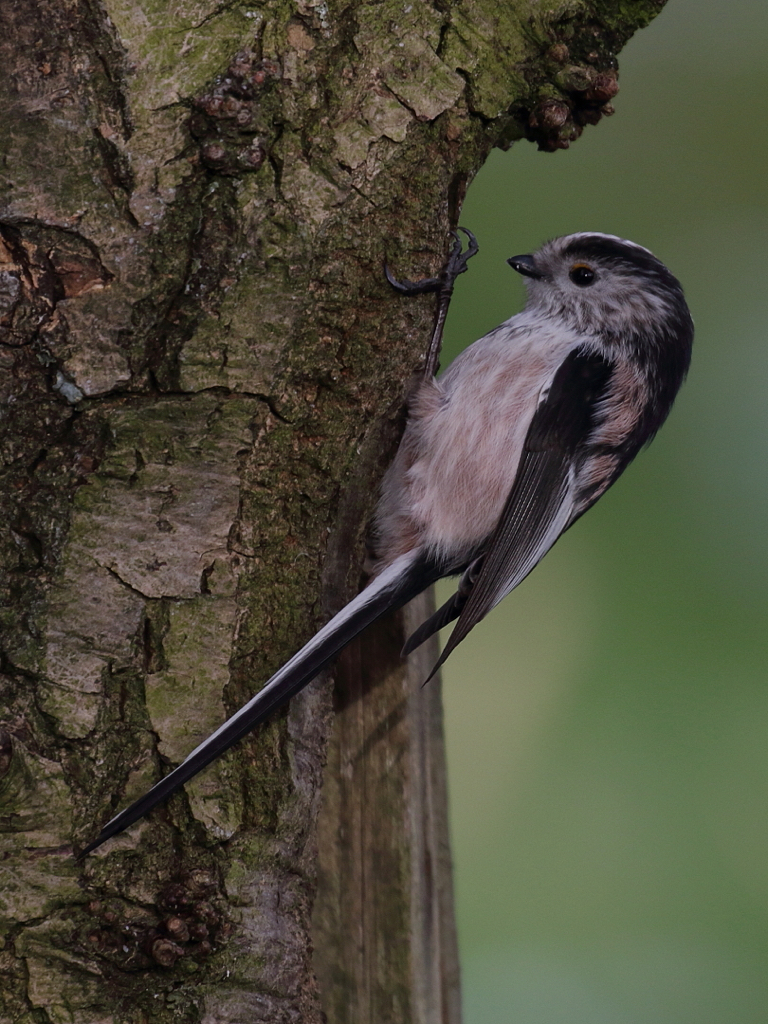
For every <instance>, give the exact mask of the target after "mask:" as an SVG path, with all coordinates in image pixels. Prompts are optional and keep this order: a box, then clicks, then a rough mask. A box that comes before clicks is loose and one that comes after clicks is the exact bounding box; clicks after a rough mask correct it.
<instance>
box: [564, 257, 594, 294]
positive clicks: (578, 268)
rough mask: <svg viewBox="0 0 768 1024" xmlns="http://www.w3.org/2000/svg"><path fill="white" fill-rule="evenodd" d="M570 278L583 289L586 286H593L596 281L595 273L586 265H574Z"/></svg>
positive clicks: (569, 273)
mask: <svg viewBox="0 0 768 1024" xmlns="http://www.w3.org/2000/svg"><path fill="white" fill-rule="evenodd" d="M568 277H570V279H571V280H572V281H573V283H574V284H578V285H581V287H582V288H583V287H584V286H585V285H588V284H592V282H593V281H594V280H595V272H594V270H593V269H592V267H590V266H588V265H587V264H586V263H574V264H573V266H572V267H571V269H570V270H569V271H568Z"/></svg>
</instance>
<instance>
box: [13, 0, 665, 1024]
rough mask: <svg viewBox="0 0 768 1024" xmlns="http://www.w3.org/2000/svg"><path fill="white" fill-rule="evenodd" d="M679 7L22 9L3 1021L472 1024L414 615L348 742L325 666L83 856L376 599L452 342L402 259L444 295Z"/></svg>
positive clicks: (463, 1)
mask: <svg viewBox="0 0 768 1024" xmlns="http://www.w3.org/2000/svg"><path fill="white" fill-rule="evenodd" d="M660 6H661V2H660V0H659V2H656V0H515V2H510V3H508V4H506V5H500V4H499V3H498V0H460V2H455V3H447V2H443V0H436V2H435V3H434V4H430V3H426V2H423V0H415V2H413V3H410V2H409V3H404V2H403V0H382V2H379V3H351V4H343V3H335V2H331V3H327V2H326V0H295V2H294V3H293V4H291V3H284V2H282V0H265V2H263V3H259V4H251V5H249V4H247V3H240V2H237V0H235V2H227V3H218V2H216V0H179V2H178V3H176V4H173V5H172V4H170V3H168V0H103V2H99V0H3V2H2V5H1V6H0V18H1V19H2V34H1V35H0V67H2V69H3V70H2V74H1V75H0V154H1V155H2V160H1V161H0V364H1V366H2V374H1V375H0V400H1V401H2V405H1V406H0V408H1V410H2V423H1V426H2V434H1V437H0V474H1V475H0V602H1V607H0V631H1V640H0V685H1V686H2V704H1V707H2V732H0V775H1V776H2V779H1V780H0V831H1V832H2V858H0V935H1V936H2V949H1V950H0V1021H2V1024H6V1022H9V1021H14V1022H17V1021H24V1022H25V1024H33V1022H37V1024H43V1022H48V1021H51V1022H55V1024H60V1022H61V1024H66V1022H73V1021H74V1022H77V1024H92V1022H94V1024H95V1022H97V1021H108V1020H113V1021H126V1022H128V1021H130V1022H150V1021H151V1022H153V1024H154V1022H158V1024H159V1022H165V1021H172V1020H173V1021H179V1020H184V1021H190V1022H192V1021H198V1020H201V1021H205V1022H209V1024H213V1022H217V1024H218V1022H228V1021H232V1022H235V1021H237V1022H245V1021H248V1022H249V1024H256V1022H258V1021H264V1022H267V1021H268V1022H270V1024H279V1022H283V1021H285V1022H288V1021H303V1022H307V1024H312V1022H319V1021H320V1020H322V1019H323V1012H325V1013H326V1014H327V1019H328V1020H329V1021H330V1022H331V1024H342V1022H346V1021H350V1022H351V1021H356V1022H363V1024H367V1022H368V1021H370V1022H381V1024H383V1022H385V1021H386V1024H399V1022H412V1021H413V1022H427V1021H429V1022H432V1021H435V1022H436V1021H445V1022H451V1024H453V1022H456V1021H458V1015H459V1011H458V982H457V968H456V960H455V945H454V939H453V930H452V929H453V926H452V918H451V909H450V864H449V857H448V853H447V839H446V828H445V794H444V785H445V783H444V776H443V764H442V748H441V733H440V724H439V695H438V692H437V690H436V688H435V687H431V688H429V689H428V690H426V691H421V690H420V689H419V688H418V686H417V679H418V669H416V670H414V669H411V670H410V674H409V673H408V671H407V670H406V669H404V668H403V667H402V666H400V665H399V664H398V663H397V660H396V657H395V655H396V652H397V650H398V649H399V645H400V642H401V640H402V633H403V624H402V620H401V618H399V619H398V620H397V621H394V620H393V621H392V622H390V623H385V624H383V625H382V626H381V627H380V628H379V629H378V630H376V631H374V632H373V633H372V634H370V635H369V636H368V637H366V638H365V640H364V641H363V642H362V643H361V644H359V645H357V647H356V648H355V649H354V650H353V651H351V652H350V653H349V654H348V655H347V656H346V658H345V659H344V661H343V665H342V667H341V669H340V672H339V673H338V676H339V681H340V682H339V688H338V691H337V705H338V710H339V713H338V714H337V716H336V718H335V722H336V725H335V729H334V728H333V727H332V725H333V721H334V717H333V715H332V696H331V690H330V687H329V684H328V683H327V682H323V681H320V682H317V683H315V684H313V685H312V686H311V687H310V688H308V690H307V691H306V692H305V693H304V694H303V695H302V696H301V697H299V698H297V699H296V700H295V701H294V702H293V703H292V706H291V708H290V710H288V711H287V712H285V713H284V714H283V715H281V716H278V718H277V719H276V720H275V721H274V722H273V723H272V724H271V725H269V726H268V727H267V728H264V729H262V730H260V731H259V732H258V733H257V734H256V735H254V736H253V737H252V738H251V739H249V740H248V741H246V742H244V743H243V744H241V745H240V747H239V748H238V749H237V750H236V751H234V752H233V753H232V754H231V755H230V756H228V757H227V758H226V759H224V760H223V761H222V762H221V763H220V764H219V765H217V766H215V767H214V768H213V769H212V770H210V771H209V772H207V773H206V774H205V775H204V776H202V777H201V778H199V779H198V780H196V781H195V782H193V783H192V784H191V785H189V786H188V787H187V789H186V791H185V793H184V794H182V795H180V796H178V797H176V798H174V799H173V800H172V801H171V802H170V803H169V804H168V806H167V807H166V808H164V809H162V810H160V811H158V812H156V813H155V814H153V815H152V816H151V818H150V820H148V821H145V822H143V823H141V824H140V825H139V826H137V827H136V828H134V829H132V830H131V831H130V832H129V833H128V834H127V835H125V836H123V837H120V838H118V839H117V840H115V841H113V842H112V843H111V844H110V845H109V846H108V847H107V848H106V849H105V850H104V851H103V852H102V853H101V854H100V855H98V856H94V857H92V858H90V859H88V860H87V861H86V862H85V863H82V864H77V863H75V861H74V859H73V857H72V849H73V846H75V847H77V846H78V845H79V844H83V843H84V842H85V841H87V840H88V839H89V838H91V837H92V836H93V834H94V832H95V831H97V830H98V827H99V825H100V824H101V823H102V822H103V820H104V819H105V818H107V817H108V816H110V815H111V813H112V812H113V811H114V810H115V808H116V807H117V806H118V805H122V804H123V803H124V802H125V801H127V800H129V799H130V798H131V797H133V796H136V795H138V794H139V792H140V791H142V790H143V789H144V788H145V787H146V786H147V785H148V784H149V783H151V782H152V781H153V780H154V779H156V778H157V777H158V775H159V774H160V773H162V772H163V771H165V770H166V769H167V767H168V766H169V765H171V764H173V763H176V762H178V761H179V760H180V759H181V758H182V757H183V756H184V755H185V754H186V752H187V751H188V750H189V749H190V748H191V747H192V746H194V744H195V743H196V742H197V741H198V740H199V739H200V738H202V737H203V736H204V735H205V734H207V733H208V732H209V730H210V729H211V728H212V727H213V726H214V725H216V724H217V723H219V722H220V721H221V720H222V718H223V717H224V716H225V714H226V713H227V712H228V711H230V710H231V709H233V708H235V707H236V706H238V705H239V704H240V703H241V702H242V701H243V700H244V699H245V698H246V697H247V696H249V695H250V694H251V693H252V692H253V691H254V689H255V688H257V687H258V686H259V685H260V684H261V683H262V682H263V680H264V679H266V677H267V676H268V675H269V674H270V672H271V671H272V670H274V669H275V668H276V667H277V666H278V665H279V664H280V663H281V662H282V660H283V659H284V658H285V657H286V656H288V655H290V654H291V653H293V651H294V650H295V649H296V647H297V646H298V644H299V643H300V642H301V641H302V640H303V639H305V638H306V637H308V636H309V635H310V633H311V631H312V629H313V627H314V626H315V625H317V623H318V622H320V621H321V620H322V619H323V618H324V617H326V616H327V615H328V614H329V613H330V612H331V611H333V610H334V609H336V608H337V607H339V606H340V605H341V604H342V603H343V601H344V600H345V599H346V598H347V597H348V596H349V595H350V594H351V593H352V592H353V591H354V590H355V589H356V587H357V586H358V585H359V581H360V564H361V556H362V547H363V538H364V534H365V527H366V522H367V518H368V515H369V513H370V510H371V507H372V504H373V501H374V499H375V494H376V488H377V483H378V480H379V478H380V475H381V473H382V471H383V468H384V467H385V465H386V463H387V460H388V458H389V456H390V455H391V452H392V450H393V448H394V446H395V445H396V442H397V436H398V432H399V430H400V429H401V426H402V419H403V398H404V394H405V392H406V389H407V386H408V381H409V379H410V378H411V376H412V374H413V373H414V371H415V370H416V369H417V367H418V364H419V358H420V355H421V353H422V351H423V348H424V344H425V338H426V335H427V328H428V325H429V321H430V318H431V300H430V299H429V298H425V299H420V300H417V301H409V300H404V299H401V298H399V297H396V296H394V295H393V294H392V293H391V292H390V291H389V290H388V289H387V287H386V286H385V284H384V282H383V279H382V275H381V265H382V260H383V258H384V257H385V255H387V254H388V255H389V257H390V259H391V260H392V261H393V262H394V263H395V265H396V267H397V269H398V270H402V271H403V272H405V273H408V274H409V275H410V276H412V277H413V276H417V275H418V274H420V273H431V272H434V271H435V270H436V269H437V267H438V265H439V263H440V262H441V259H442V254H443V252H444V250H445V238H446V232H447V230H448V228H449V227H451V226H452V225H454V224H455V222H456V218H457V216H458V211H459V208H460V205H461V200H462V197H463V195H464V192H465V189H466V186H467V183H468V181H469V180H470V179H471V177H472V176H473V174H474V173H475V172H476V170H477V169H478V167H479V166H480V165H481V163H482V161H483V159H484V157H485V156H486V155H487V153H488V151H489V150H490V148H491V147H492V146H495V145H505V146H506V145H508V144H510V143H511V142H512V141H514V140H515V139H519V138H522V137H524V136H527V137H529V138H531V139H533V140H534V141H537V142H538V143H539V145H540V146H541V147H542V148H544V149H552V148H556V147H558V146H561V145H565V144H567V143H568V142H569V141H571V140H572V139H573V138H575V137H576V135H577V134H578V133H579V132H580V131H581V128H582V127H583V125H584V124H586V123H594V122H596V121H597V120H598V119H599V118H600V116H601V114H602V113H604V112H609V109H608V108H606V106H605V104H607V103H608V102H609V101H610V99H611V97H612V96H613V94H614V93H615V91H616V74H615V67H616V63H615V54H616V53H617V51H618V50H619V49H620V47H621V45H622V44H623V43H624V41H625V40H626V39H627V38H628V37H629V35H630V34H631V33H632V32H633V31H634V30H635V29H636V28H637V27H639V26H641V25H643V24H645V23H646V22H647V21H648V20H649V19H650V18H651V17H652V16H653V15H654V14H655V13H657V11H658V9H659V8H660ZM404 614H406V615H407V614H412V613H409V612H406V613H404ZM414 671H415V672H416V675H414ZM332 734H333V735H332ZM329 738H331V745H330V753H329V752H328V744H329ZM326 757H327V760H328V768H327V771H326V787H325V792H326V797H327V798H326V801H325V805H324V809H323V812H322V820H321V824H320V828H319V830H318V828H317V820H318V809H319V805H320V797H321V791H322V787H321V780H322V776H323V771H324V764H325V762H326ZM318 836H319V847H320V848H319V851H318ZM318 864H319V868H318ZM318 875H319V878H320V883H321V891H320V896H319V898H318V899H317V901H316V904H315V899H314V897H315V892H316V888H317V882H318ZM313 904H315V914H314V934H315V937H316V938H315V946H316V948H315V964H314V969H313V964H312V927H311V919H312V909H313ZM315 978H317V979H319V983H320V984H319V985H318V982H317V981H316V980H315Z"/></svg>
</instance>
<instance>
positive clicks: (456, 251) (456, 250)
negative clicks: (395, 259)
mask: <svg viewBox="0 0 768 1024" xmlns="http://www.w3.org/2000/svg"><path fill="white" fill-rule="evenodd" d="M459 231H463V232H464V234H465V235H466V236H467V249H466V251H465V252H462V251H461V250H462V238H461V236H460V235H459V233H458V232H459ZM451 235H452V236H453V238H454V239H455V241H454V243H453V246H452V247H451V252H450V255H449V256H448V259H447V261H446V264H445V266H444V267H443V269H442V270H441V272H440V276H439V277H423V278H422V279H421V280H420V281H409V280H408V278H403V280H402V281H399V280H398V279H397V278H396V277H395V276H394V274H393V273H392V271H391V270H390V269H389V264H387V263H386V262H385V263H384V276H385V277H386V279H387V281H388V282H389V283H390V285H391V286H392V287H393V288H394V289H395V291H396V292H399V293H400V294H401V295H425V294H427V293H428V292H439V291H442V290H443V289H444V288H446V287H447V288H448V289H449V290H450V289H451V288H453V282H454V281H455V280H456V278H457V277H458V276H459V274H463V273H464V271H465V270H466V269H467V263H468V262H469V260H471V259H472V257H473V256H474V255H475V254H476V253H477V251H478V249H479V246H478V244H477V239H476V238H475V236H474V235H473V234H472V232H471V231H469V230H468V229H467V228H459V229H458V231H451Z"/></svg>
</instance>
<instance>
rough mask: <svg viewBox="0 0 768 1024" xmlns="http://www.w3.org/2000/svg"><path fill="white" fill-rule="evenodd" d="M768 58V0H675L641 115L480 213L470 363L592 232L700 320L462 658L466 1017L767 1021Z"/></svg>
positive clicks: (461, 292) (660, 21)
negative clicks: (625, 463) (646, 257)
mask: <svg viewBox="0 0 768 1024" xmlns="http://www.w3.org/2000/svg"><path fill="white" fill-rule="evenodd" d="M767 53H768V3H766V0H741V2H740V3H733V2H728V0H670V3H669V4H668V6H667V8H666V9H665V10H664V11H663V12H662V14H661V15H660V16H659V17H658V18H657V20H656V21H655V22H654V23H653V24H652V25H651V26H650V27H649V28H647V29H645V30H644V31H642V32H640V33H639V34H638V35H637V36H636V37H635V38H634V39H633V40H632V41H631V42H630V43H629V45H628V46H627V48H626V50H625V51H624V52H623V54H622V55H621V57H620V68H621V76H620V83H621V92H620V93H619V96H618V97H617V100H616V104H615V105H616V107H617V114H616V116H615V117H613V118H612V119H610V120H608V121H605V122H603V123H602V124H600V125H599V126H598V127H597V128H587V130H586V132H585V133H584V135H583V137H582V138H581V139H579V141H578V142H577V143H576V144H575V145H574V146H573V148H572V149H570V150H568V151H567V152H559V153H555V154H545V153H539V152H537V151H536V150H535V149H534V147H533V146H531V145H529V144H527V143H519V144H517V145H516V146H514V147H513V149H512V150H511V151H510V152H509V153H500V152H496V153H494V154H493V155H492V157H491V159H490V160H489V161H488V163H487V165H486V167H485V168H484V169H483V171H482V173H481V174H480V175H479V177H478V178H477V179H476V181H475V182H474V183H473V185H472V188H471V190H470V193H469V196H468V199H467V202H466V204H465V207H464V211H463V214H462V218H461V223H462V224H464V225H466V226H468V227H471V228H472V229H473V230H474V231H475V232H476V234H477V235H478V238H479V240H480V243H481V246H482V250H481V253H480V255H479V256H478V257H477V258H476V259H475V260H474V261H473V262H472V265H471V268H470V272H469V273H468V274H467V275H466V276H465V277H463V278H462V279H460V281H459V287H458V288H457V296H456V299H455V303H454V306H453V308H452V310H451V317H450V323H449V335H450V336H449V355H450V354H455V353H456V352H457V351H458V350H459V349H460V348H461V347H463V346H464V345H465V344H467V343H468V342H470V341H472V340H474V339H475V338H476V337H478V336H480V335H481V334H482V333H484V332H485V331H486V330H488V329H490V328H492V327H494V326H495V325H496V324H497V323H499V322H500V321H502V320H504V319H506V318H507V317H508V316H510V315H511V314H512V313H513V312H516V311H517V310H518V309H519V308H520V306H521V305H522V301H523V288H522V283H521V281H520V280H519V279H518V278H517V277H516V275H515V274H514V273H513V272H512V271H511V270H510V268H509V267H507V266H506V264H505V262H504V260H505V258H506V257H508V256H512V255H514V254H516V253H521V252H528V251H530V250H531V249H534V248H536V247H537V246H538V245H539V244H540V243H541V242H542V241H543V240H544V239H546V238H548V237H551V236H554V235H561V234H566V233H568V232H571V231H583V230H599V231H607V232H611V233H613V234H618V235H621V236H624V237H627V238H631V239H633V240H635V241H637V242H640V243H642V244H643V245H645V246H647V247H648V248H650V249H651V250H653V252H655V253H656V254H657V255H658V256H659V257H660V258H661V259H662V260H664V262H666V263H667V264H668V265H669V267H670V268H671V269H672V271H673V273H675V274H676V275H677V276H678V277H679V278H680V280H681V281H682V282H683V285H684V287H685V290H686V294H687V296H688V300H689V303H690V306H691V309H692V312H693V316H694V319H695V321H696V327H697V336H696V345H695V350H694V361H693V368H692V371H691V374H690V377H689V380H688V383H687V384H686V385H685V388H684V390H683V393H682V394H681V396H680V398H679V400H678V402H677V405H676V407H675V409H674V411H673V414H672V417H671V419H670V421H669V422H668V423H667V425H666V426H665V427H664V429H663V430H662V432H661V434H660V435H659V437H658V438H657V439H656V441H655V442H654V444H653V446H652V447H651V448H650V450H649V451H647V452H645V453H643V454H642V455H641V456H640V457H639V459H638V460H637V462H636V463H635V464H634V465H633V466H632V467H630V469H629V471H628V472H627V473H626V474H625V476H624V477H623V478H622V479H621V480H620V481H619V482H618V483H617V484H616V486H615V487H614V488H613V489H612V490H611V491H610V492H609V493H608V495H607V496H606V497H604V498H603V499H602V500H601V501H600V503H599V504H598V505H597V506H596V507H595V508H594V509H593V510H592V511H591V512H590V513H589V514H588V515H587V516H586V517H585V518H584V519H582V520H581V521H580V522H579V523H578V524H577V525H576V526H575V527H574V529H573V530H571V531H570V532H569V533H568V534H567V535H566V537H565V538H564V539H563V540H562V541H561V542H560V543H559V544H558V545H557V546H556V548H555V549H554V550H553V551H552V552H551V553H550V554H549V555H548V556H547V558H546V559H545V561H544V562H543V563H542V565H540V566H539V568H538V569H537V570H536V572H535V573H534V574H533V575H532V576H531V577H530V578H529V579H528V580H527V581H526V582H525V583H524V584H523V585H522V586H521V587H520V589H519V590H518V591H516V592H515V593H514V594H512V595H511V596H510V597H508V598H507V599H506V601H505V602H504V603H503V604H502V605H501V606H500V607H499V608H498V609H496V611H495V612H494V613H493V614H492V615H491V616H490V618H489V620H488V621H486V622H484V623H483V625H482V627H481V628H478V629H476V630H475V631H474V632H473V633H472V635H471V636H470V637H469V638H468V639H467V640H466V641H465V642H464V644H463V645H462V646H461V647H460V648H459V649H458V651H457V652H456V653H455V654H454V655H452V657H451V659H450V660H449V662H448V665H447V668H446V670H445V703H446V727H447V735H448V746H449V761H450V791H451V814H452V833H453V849H454V857H455V869H456V889H457V899H458V920H459V933H460V943H461V954H462V967H463V985H464V1004H465V1013H466V1024H507V1022H509V1024H581V1022H584V1024H587V1022H588V1024H667V1022H668V1024H758V1022H760V1024H765V1022H766V1021H768V685H767V680H766V660H767V657H766V656H767V655H768V640H767V638H766V634H767V633H768V629H767V628H766V627H767V623H768V614H767V613H768V538H767V536H766V529H765V525H766V521H768V467H767V466H766V461H767V460H766V451H767V450H768V401H766V394H767V393H768V337H767V335H768V288H767V287H766V283H767V281H768V180H767V172H768V129H767V128H766V124H767V123H768V119H767V118H766V103H767V101H768V60H766V54H767ZM446 362H447V359H445V358H444V364H445V363H446Z"/></svg>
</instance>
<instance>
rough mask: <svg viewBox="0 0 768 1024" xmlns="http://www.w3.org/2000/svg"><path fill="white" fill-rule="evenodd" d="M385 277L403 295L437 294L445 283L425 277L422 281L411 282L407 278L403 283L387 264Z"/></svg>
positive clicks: (385, 265) (438, 279) (435, 278)
mask: <svg viewBox="0 0 768 1024" xmlns="http://www.w3.org/2000/svg"><path fill="white" fill-rule="evenodd" d="M384 276H385V277H386V279H387V281H389V283H390V284H391V285H392V287H393V288H394V289H395V291H396V292H400V294H401V295H424V294H426V293H427V292H437V291H439V290H440V288H441V286H442V283H443V282H442V279H441V278H439V277H424V278H422V280H421V281H409V280H408V278H407V277H406V278H404V279H403V280H402V281H398V279H397V278H396V277H395V276H394V275H393V274H392V271H391V270H390V269H389V265H388V264H387V263H385V264H384Z"/></svg>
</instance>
